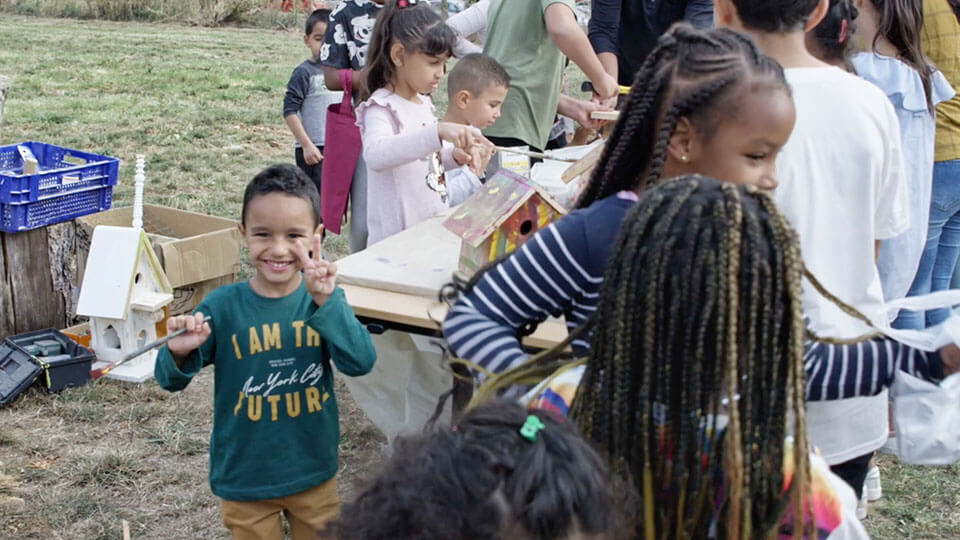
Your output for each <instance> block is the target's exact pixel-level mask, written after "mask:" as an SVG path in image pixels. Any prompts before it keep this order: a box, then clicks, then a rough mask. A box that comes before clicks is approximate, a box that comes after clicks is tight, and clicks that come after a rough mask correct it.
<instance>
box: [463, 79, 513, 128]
mask: <svg viewBox="0 0 960 540" xmlns="http://www.w3.org/2000/svg"><path fill="white" fill-rule="evenodd" d="M464 93H465V94H466V95H465V97H461V96H463V95H464ZM506 98H507V87H505V86H501V85H499V84H489V85H487V87H486V88H485V89H484V90H483V92H480V94H479V95H476V96H474V95H471V94H470V93H469V92H467V91H466V90H462V91H461V92H459V93H458V101H459V102H458V103H457V105H458V106H459V107H460V108H461V109H462V110H463V117H464V119H466V121H467V123H468V124H470V125H471V126H473V127H475V128H477V129H486V128H488V127H490V126H492V125H493V124H494V122H496V121H497V118H500V107H501V106H502V105H503V100H504V99H506Z"/></svg>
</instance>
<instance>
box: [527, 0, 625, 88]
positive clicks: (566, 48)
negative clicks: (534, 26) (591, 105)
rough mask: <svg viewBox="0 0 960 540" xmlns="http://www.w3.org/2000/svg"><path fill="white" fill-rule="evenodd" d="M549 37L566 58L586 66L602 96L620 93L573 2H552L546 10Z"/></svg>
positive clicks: (591, 79) (584, 69)
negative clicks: (579, 20)
mask: <svg viewBox="0 0 960 540" xmlns="http://www.w3.org/2000/svg"><path fill="white" fill-rule="evenodd" d="M543 20H544V22H545V23H546V27H547V32H548V33H549V34H550V39H552V40H553V42H554V43H555V44H556V45H557V48H559V49H560V52H562V53H563V54H564V55H565V56H566V57H567V58H569V59H570V60H572V61H573V63H574V64H576V65H577V66H579V67H580V69H581V70H583V74H584V75H586V76H587V78H589V79H590V82H592V83H593V88H594V91H595V92H596V93H597V94H598V95H599V97H601V98H609V97H612V96H615V95H616V93H617V81H616V79H614V78H613V77H612V76H611V75H610V74H609V73H607V72H606V71H605V70H604V69H603V64H601V63H600V59H599V58H597V53H595V52H594V50H593V47H592V46H591V45H590V40H589V39H587V35H586V34H584V33H583V30H582V29H581V28H580V24H579V23H577V17H576V15H575V14H574V13H573V10H572V9H570V6H569V5H567V4H565V3H563V2H559V1H558V2H553V3H552V4H550V5H549V6H547V8H546V9H545V10H544V12H543Z"/></svg>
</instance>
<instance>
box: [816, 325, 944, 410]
mask: <svg viewBox="0 0 960 540" xmlns="http://www.w3.org/2000/svg"><path fill="white" fill-rule="evenodd" d="M803 364H804V368H805V370H806V374H807V401H827V400H834V399H847V398H852V397H863V396H873V395H876V394H878V393H880V391H882V390H883V389H884V388H887V387H889V386H890V385H891V384H893V379H894V376H895V375H896V373H897V370H903V371H905V372H907V373H909V374H911V375H914V376H917V377H920V378H922V379H927V380H936V379H940V378H941V377H943V367H942V365H941V360H940V354H939V353H937V352H932V353H931V352H924V351H921V350H918V349H914V348H912V347H909V346H907V345H904V344H903V343H900V342H899V341H896V340H893V339H890V338H879V339H871V340H868V341H863V342H861V343H855V344H852V345H831V344H827V343H821V342H807V343H806V345H805V347H804V354H803Z"/></svg>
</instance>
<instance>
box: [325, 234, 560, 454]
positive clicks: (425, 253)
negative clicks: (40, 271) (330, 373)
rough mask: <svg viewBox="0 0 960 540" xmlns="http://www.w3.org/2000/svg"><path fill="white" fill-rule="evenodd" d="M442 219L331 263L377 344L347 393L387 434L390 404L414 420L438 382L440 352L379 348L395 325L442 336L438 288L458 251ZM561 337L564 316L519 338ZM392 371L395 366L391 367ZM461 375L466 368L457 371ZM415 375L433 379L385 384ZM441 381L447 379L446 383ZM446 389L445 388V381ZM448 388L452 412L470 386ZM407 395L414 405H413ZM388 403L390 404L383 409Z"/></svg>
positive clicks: (541, 344)
mask: <svg viewBox="0 0 960 540" xmlns="http://www.w3.org/2000/svg"><path fill="white" fill-rule="evenodd" d="M444 219H445V217H436V218H432V219H429V220H427V221H425V222H423V223H420V224H418V225H416V226H414V227H411V228H410V229H407V230H405V231H403V232H401V233H399V234H396V235H394V236H391V237H389V238H387V239H385V240H383V241H381V242H378V243H377V244H374V245H372V246H370V247H368V248H367V249H366V250H364V251H361V252H358V253H354V254H352V255H349V256H347V257H344V258H343V259H340V260H339V261H337V265H338V267H339V269H338V272H337V282H338V284H339V285H340V287H341V288H343V291H344V293H345V294H346V297H347V302H348V303H349V304H350V306H351V307H352V308H353V311H354V313H356V315H357V317H358V318H359V319H360V320H361V321H362V322H363V323H364V324H366V325H367V328H368V329H370V331H371V334H374V338H375V340H374V341H375V343H377V342H379V343H380V344H381V348H379V349H378V356H380V358H379V359H378V364H380V365H378V366H375V368H374V373H373V374H371V375H370V376H368V377H371V378H370V379H368V380H367V381H364V380H363V379H360V380H347V381H346V382H347V386H348V387H349V388H350V391H351V393H354V394H355V395H354V397H355V399H357V401H358V404H359V405H360V407H361V408H363V409H364V411H365V412H366V413H367V415H368V416H370V417H371V419H372V420H374V423H375V424H377V425H378V427H380V429H381V430H383V431H384V432H385V433H386V434H387V436H388V438H390V436H391V435H392V434H396V433H398V432H400V430H397V431H392V432H391V431H390V430H391V429H393V428H394V427H395V426H394V425H392V424H391V420H388V419H387V418H391V414H395V413H394V410H407V411H409V410H412V409H417V412H418V414H420V416H418V417H417V418H418V419H419V418H421V417H422V413H423V408H424V407H425V406H426V403H425V402H426V401H429V399H428V395H427V394H431V395H432V394H436V395H437V396H438V395H439V393H438V392H437V390H438V389H437V383H436V381H437V375H438V373H439V372H438V371H437V369H438V368H439V366H438V365H437V366H435V365H434V362H436V358H437V354H438V353H436V352H433V353H430V352H423V351H424V349H420V350H419V352H418V351H417V350H411V349H409V348H404V349H397V350H383V347H388V348H389V347H391V346H394V345H395V342H394V341H391V340H390V339H387V335H381V334H389V332H388V331H390V330H393V331H398V332H403V333H406V334H413V335H419V336H427V337H429V339H430V340H432V341H433V342H434V343H435V342H436V341H437V340H438V338H439V339H442V334H441V324H442V322H443V318H444V316H445V315H446V313H447V306H446V304H444V303H443V302H440V301H439V299H438V292H439V290H440V289H441V288H442V287H443V286H444V285H445V284H446V283H448V282H450V281H451V278H452V275H453V272H454V271H456V269H457V264H458V261H459V254H460V239H459V238H458V237H457V236H456V235H454V234H453V233H451V232H450V231H448V230H446V229H445V228H443V225H442V223H443V220H444ZM566 336H567V330H566V325H565V324H564V323H563V321H562V320H560V319H549V320H547V321H545V322H544V323H542V324H540V325H539V326H538V328H537V330H536V332H534V333H533V334H531V335H530V336H527V337H526V338H525V339H524V340H523V344H524V345H525V346H527V347H530V348H532V349H543V348H548V347H551V346H553V345H556V344H557V343H559V342H561V341H563V339H564V338H565V337H566ZM384 343H387V344H388V345H384ZM418 355H419V356H418ZM411 358H413V359H414V362H416V361H420V362H421V363H423V364H429V365H422V366H410V359H411ZM381 360H382V361H385V362H391V361H393V362H396V363H397V364H403V366H402V367H400V366H399V365H398V366H397V367H396V368H394V366H386V365H382V363H381ZM428 360H429V361H428ZM391 369H396V370H398V371H397V372H390V370H391ZM448 373H449V372H447V375H446V376H447V377H449V374H448ZM460 373H463V374H465V373H466V372H465V370H463V371H460ZM418 376H424V377H425V378H426V379H431V380H432V381H433V382H432V383H431V384H432V386H430V385H428V386H430V388H429V389H424V388H420V387H418V388H414V389H412V390H409V391H407V390H401V391H392V389H390V388H388V385H389V384H392V383H394V382H395V384H397V385H402V384H407V385H409V386H416V381H414V382H412V383H411V381H410V377H418ZM364 384H366V386H364ZM446 384H447V385H449V382H448V383H446ZM446 389H449V386H447V387H446ZM453 390H454V391H453V407H452V412H453V414H454V416H456V415H457V414H458V413H459V412H460V411H461V410H462V407H463V406H465V405H466V404H467V402H469V399H470V396H471V395H472V392H473V385H472V384H469V383H463V382H461V381H460V380H459V379H456V380H455V382H454V389H453ZM355 391H356V392H355ZM405 391H406V393H404V392H405ZM433 399H434V403H435V402H436V396H433ZM417 400H418V401H417ZM413 401H417V403H416V404H414V405H411V403H412V402H413ZM365 405H366V406H365ZM391 407H392V408H393V409H394V410H387V409H388V408H391ZM431 410H432V408H431ZM396 414H399V413H396ZM376 416H379V418H377V417H376ZM414 416H416V415H414ZM404 418H406V419H407V420H409V419H408V418H407V417H404ZM404 427H407V428H409V427H410V426H406V425H405V426H404ZM417 427H419V426H417Z"/></svg>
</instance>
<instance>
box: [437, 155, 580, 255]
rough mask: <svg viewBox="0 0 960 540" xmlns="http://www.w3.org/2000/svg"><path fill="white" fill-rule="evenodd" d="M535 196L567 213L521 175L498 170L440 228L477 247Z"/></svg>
mask: <svg viewBox="0 0 960 540" xmlns="http://www.w3.org/2000/svg"><path fill="white" fill-rule="evenodd" d="M534 195H536V196H538V197H540V199H541V200H542V201H543V202H544V203H545V204H548V205H550V206H551V207H553V209H554V210H556V211H557V213H559V214H564V213H566V210H564V208H563V206H561V205H560V204H559V203H557V202H556V201H555V200H553V198H552V197H551V196H550V195H549V194H548V193H547V192H546V190H544V189H543V188H541V187H540V186H538V185H536V184H534V183H533V182H529V181H528V180H526V179H525V178H523V177H522V176H519V175H517V174H514V173H512V172H510V171H507V170H505V169H500V170H499V171H497V172H496V174H494V175H493V176H492V177H490V178H489V179H488V180H487V181H486V183H484V184H483V187H481V188H480V189H479V190H477V192H476V193H474V194H473V195H471V196H470V198H469V199H467V200H466V202H464V203H463V204H461V205H460V206H459V207H457V208H456V209H455V210H454V211H453V213H452V214H450V217H448V218H447V219H446V221H444V222H443V226H444V227H446V228H447V229H448V230H449V231H450V232H452V233H454V234H456V235H457V236H459V237H460V238H462V239H463V241H464V242H467V243H468V244H470V245H472V246H474V247H477V246H479V245H480V244H481V243H483V241H484V240H486V239H487V237H488V236H490V235H491V234H493V232H494V231H496V230H497V229H498V228H500V225H503V222H504V221H506V220H507V219H508V218H509V217H510V216H512V215H513V213H514V212H516V211H517V210H518V209H520V207H521V206H523V204H524V203H526V202H527V201H528V200H529V199H530V197H533V196H534Z"/></svg>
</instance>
